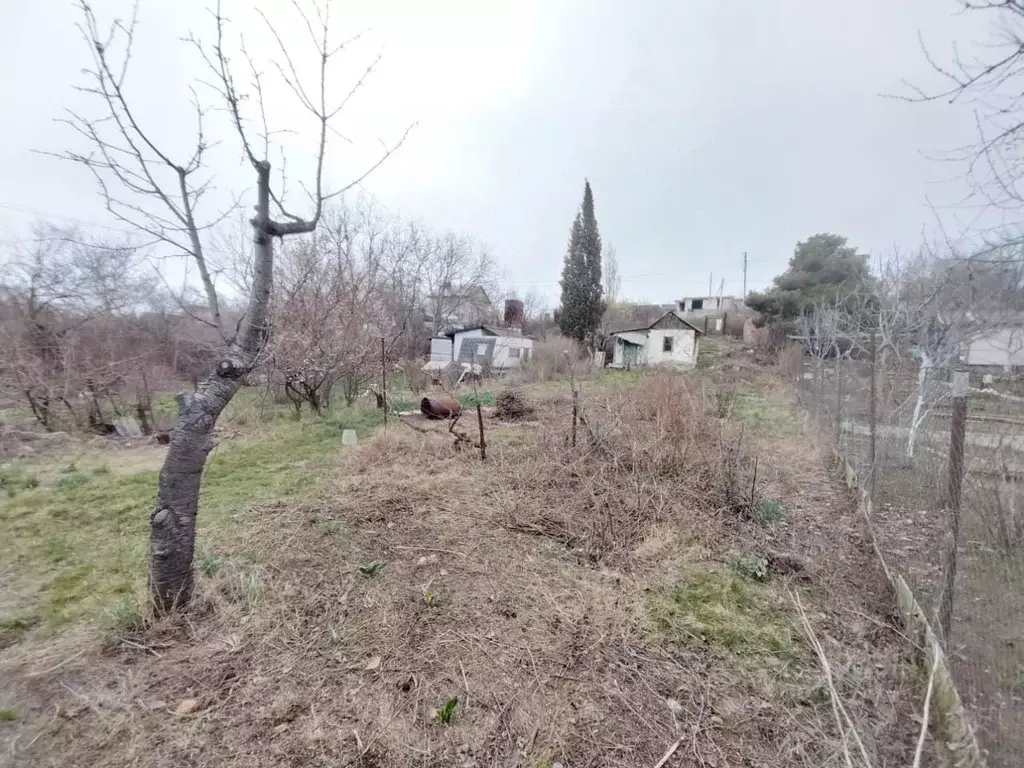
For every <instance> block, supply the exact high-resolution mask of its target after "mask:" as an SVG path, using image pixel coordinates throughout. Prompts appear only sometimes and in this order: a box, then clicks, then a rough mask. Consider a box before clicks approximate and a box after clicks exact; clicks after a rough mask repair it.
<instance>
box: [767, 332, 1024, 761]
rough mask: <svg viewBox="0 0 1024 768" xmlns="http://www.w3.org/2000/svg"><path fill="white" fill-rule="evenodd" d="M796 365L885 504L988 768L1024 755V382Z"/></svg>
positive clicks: (908, 368)
mask: <svg viewBox="0 0 1024 768" xmlns="http://www.w3.org/2000/svg"><path fill="white" fill-rule="evenodd" d="M865 358H866V359H843V358H838V359H837V358H836V357H834V356H833V357H831V358H829V357H824V356H823V357H807V356H804V355H803V354H794V355H792V356H791V357H790V363H789V364H788V365H787V368H788V369H789V371H788V372H789V374H790V375H791V376H792V377H793V378H794V380H795V383H796V385H797V391H798V392H799V395H800V399H801V402H802V404H803V405H804V407H805V408H806V410H807V412H808V413H810V414H811V416H812V418H814V419H815V420H816V421H817V422H818V424H819V425H820V426H821V427H822V429H824V430H826V431H827V433H828V434H830V435H833V436H834V437H833V439H834V440H835V444H836V447H837V448H838V450H839V452H840V454H841V455H842V456H843V457H845V458H846V460H847V462H849V463H850V464H851V465H852V466H853V468H854V469H855V471H856V472H857V476H858V477H859V478H860V480H861V483H862V485H864V486H865V487H866V490H867V491H868V492H869V493H870V495H871V498H872V502H873V504H872V513H871V514H872V516H873V519H872V521H871V522H872V525H873V528H874V530H875V535H876V538H877V541H878V545H879V547H880V549H881V551H882V556H883V557H884V558H885V561H886V563H887V565H888V566H889V568H890V569H891V570H893V571H895V572H896V573H898V574H900V575H902V576H903V578H904V579H905V580H906V582H907V583H908V584H909V585H910V587H911V589H912V590H913V592H914V594H915V595H916V597H917V600H918V602H919V603H920V605H921V606H922V608H923V609H924V611H925V612H926V614H927V615H928V619H929V621H930V622H931V624H932V626H933V628H934V629H935V631H936V632H937V633H939V636H940V638H941V639H942V642H943V645H944V647H945V650H946V654H947V660H948V663H949V666H950V669H951V672H952V674H953V678H954V680H955V682H956V685H957V688H958V690H959V692H960V695H961V697H962V699H963V702H964V705H965V707H966V709H967V712H968V717H969V718H970V721H971V723H972V725H973V726H974V729H975V732H976V735H977V738H978V742H979V745H980V747H981V750H982V753H983V755H984V756H985V758H986V761H987V763H988V765H989V766H992V767H993V768H1003V766H1017V765H1020V764H1021V762H1022V757H1021V756H1022V755H1024V396H1022V394H1021V393H1022V392H1024V377H1012V376H998V377H992V376H984V377H983V376H982V375H981V374H980V373H978V372H969V371H963V370H961V371H953V370H943V369H936V368H931V369H929V368H923V367H921V366H919V365H917V364H915V363H914V361H893V360H884V359H878V356H877V355H876V354H874V353H873V352H872V353H869V354H867V355H865Z"/></svg>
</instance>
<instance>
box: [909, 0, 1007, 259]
mask: <svg viewBox="0 0 1024 768" xmlns="http://www.w3.org/2000/svg"><path fill="white" fill-rule="evenodd" d="M959 4H960V5H961V7H962V8H963V9H964V11H965V12H967V13H973V14H979V15H983V16H986V17H988V18H990V20H991V24H990V26H989V29H990V30H991V31H990V39H988V40H986V41H984V43H982V44H980V45H978V46H975V50H973V51H972V52H971V54H970V55H968V56H965V55H962V54H961V49H960V47H959V46H957V45H956V44H954V46H953V50H952V54H951V56H949V57H945V56H935V55H933V53H932V52H931V51H929V50H928V48H927V47H925V45H924V42H923V41H922V48H923V49H924V54H925V57H926V59H927V61H928V63H929V64H930V65H931V66H932V68H933V69H934V71H935V72H936V73H937V74H938V75H939V76H940V78H941V84H940V85H938V86H936V87H920V86H918V85H913V84H910V85H909V87H910V89H911V92H912V93H911V95H910V96H909V97H905V98H908V99H909V100H911V101H941V102H948V103H957V102H959V103H963V102H970V103H972V104H973V105H974V114H975V123H976V126H977V132H978V139H977V141H976V142H973V143H972V144H970V145H968V146H964V147H960V148H958V149H955V150H953V151H952V152H951V153H950V154H949V155H948V156H947V157H946V158H945V159H949V160H951V161H953V162H956V163H964V164H965V165H966V172H967V177H968V180H969V181H970V182H971V184H972V186H973V188H974V190H975V192H976V193H977V194H978V195H980V196H981V198H982V199H983V200H985V201H986V202H987V203H989V204H991V205H993V206H995V207H997V208H1001V209H1006V210H1012V211H1015V212H1016V211H1018V210H1019V209H1020V206H1021V204H1022V203H1024V190H1022V188H1021V184H1022V182H1024V162H1022V158H1021V155H1020V141H1021V138H1022V135H1024V103H1022V102H1021V98H1020V93H1021V90H1022V86H1024V82H1022V81H1024V1H1022V0H959ZM944 62H945V63H944ZM1000 239H1001V238H1000ZM1015 239H1017V238H1015Z"/></svg>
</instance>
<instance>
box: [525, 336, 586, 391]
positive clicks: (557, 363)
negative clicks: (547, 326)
mask: <svg viewBox="0 0 1024 768" xmlns="http://www.w3.org/2000/svg"><path fill="white" fill-rule="evenodd" d="M574 347H575V345H574V344H573V342H572V341H571V340H570V339H566V338H565V337H563V336H555V337H553V338H549V339H545V340H544V341H538V342H536V343H535V344H534V345H533V349H532V350H531V351H530V357H529V359H527V360H524V361H523V363H522V365H521V367H520V376H521V377H522V378H523V380H524V381H548V380H549V379H554V378H562V377H563V376H568V375H569V368H570V365H571V363H570V361H569V360H568V359H566V352H569V353H570V354H575V348H574Z"/></svg>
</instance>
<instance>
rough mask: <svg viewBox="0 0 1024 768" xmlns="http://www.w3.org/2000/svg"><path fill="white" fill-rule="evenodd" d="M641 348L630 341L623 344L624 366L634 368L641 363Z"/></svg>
mask: <svg viewBox="0 0 1024 768" xmlns="http://www.w3.org/2000/svg"><path fill="white" fill-rule="evenodd" d="M639 359H640V347H638V346H637V345H636V344H630V343H629V342H628V341H624V342H623V343H622V364H623V365H625V366H629V367H632V366H634V365H636V364H637V363H638V362H639Z"/></svg>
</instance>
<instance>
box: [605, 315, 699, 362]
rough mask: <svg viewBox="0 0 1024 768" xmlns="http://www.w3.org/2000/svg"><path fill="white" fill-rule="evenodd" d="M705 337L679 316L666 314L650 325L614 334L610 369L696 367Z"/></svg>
mask: <svg viewBox="0 0 1024 768" xmlns="http://www.w3.org/2000/svg"><path fill="white" fill-rule="evenodd" d="M702 335H703V332H702V331H701V330H700V329H699V328H697V326H695V325H692V324H691V323H689V322H688V321H687V320H684V319H683V318H682V317H681V316H680V315H679V313H678V312H675V311H673V312H666V313H665V314H664V315H662V316H661V317H659V318H658V319H657V320H655V321H654V322H652V323H650V324H648V325H644V326H642V327H636V328H623V329H621V330H616V331H613V332H612V333H611V334H610V336H611V339H612V343H613V344H614V346H613V349H612V362H611V365H610V367H612V368H633V367H636V366H642V365H675V366H690V365H695V364H696V363H697V354H698V351H699V346H700V336H702Z"/></svg>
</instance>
